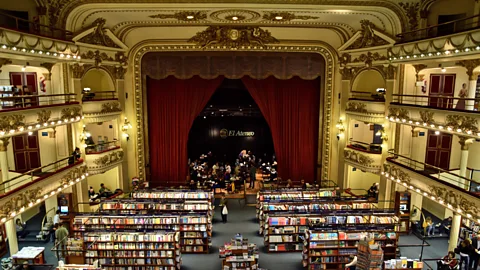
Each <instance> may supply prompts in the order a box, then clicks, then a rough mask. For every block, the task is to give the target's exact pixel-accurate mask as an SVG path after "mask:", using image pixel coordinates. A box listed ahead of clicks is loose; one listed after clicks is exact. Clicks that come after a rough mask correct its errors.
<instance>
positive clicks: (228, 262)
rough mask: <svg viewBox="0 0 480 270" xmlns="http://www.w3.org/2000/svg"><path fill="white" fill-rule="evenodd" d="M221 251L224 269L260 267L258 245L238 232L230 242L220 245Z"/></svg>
mask: <svg viewBox="0 0 480 270" xmlns="http://www.w3.org/2000/svg"><path fill="white" fill-rule="evenodd" d="M219 253H220V255H219V257H220V258H221V259H222V270H234V269H259V268H258V248H257V245H255V244H249V243H248V239H243V237H242V235H241V234H237V235H236V236H235V238H233V239H232V240H231V242H230V243H225V245H224V246H222V247H220V248H219Z"/></svg>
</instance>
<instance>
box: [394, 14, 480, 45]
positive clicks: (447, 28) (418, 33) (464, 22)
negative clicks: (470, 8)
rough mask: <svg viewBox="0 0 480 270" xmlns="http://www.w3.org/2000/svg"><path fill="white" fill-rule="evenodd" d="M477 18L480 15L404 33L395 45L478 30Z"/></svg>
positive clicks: (399, 35) (479, 24) (398, 37)
mask: <svg viewBox="0 0 480 270" xmlns="http://www.w3.org/2000/svg"><path fill="white" fill-rule="evenodd" d="M479 18H480V15H475V16H472V17H468V18H463V19H459V20H455V21H451V22H446V23H441V24H437V25H433V26H430V27H426V28H422V29H418V30H414V31H410V32H404V33H401V34H398V35H397V40H398V42H397V44H401V43H407V42H412V41H417V40H423V39H430V38H436V37H443V36H447V35H451V34H455V33H461V32H465V31H469V30H474V29H478V28H480V23H479Z"/></svg>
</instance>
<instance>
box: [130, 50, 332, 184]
mask: <svg viewBox="0 0 480 270" xmlns="http://www.w3.org/2000/svg"><path fill="white" fill-rule="evenodd" d="M206 50H208V51H217V52H229V51H231V50H229V49H224V48H222V47H220V46H212V47H209V48H207V49H206ZM169 51H175V52H182V51H189V52H192V51H193V52H202V51H204V49H202V47H201V46H197V45H172V44H169V45H165V44H161V43H156V42H155V41H146V42H145V43H143V44H139V45H137V46H136V47H134V48H132V49H131V51H130V52H131V53H130V54H129V58H130V63H133V87H132V88H133V91H134V97H135V100H134V113H135V122H136V128H137V132H136V133H135V134H136V138H135V141H136V149H135V150H136V153H135V154H136V157H137V160H138V164H139V166H138V167H136V169H137V174H136V175H137V176H138V177H139V178H140V180H141V181H143V180H146V179H145V165H146V163H145V161H146V149H147V148H146V143H145V140H144V136H143V135H142V134H146V133H148V125H146V124H145V123H146V122H145V119H144V113H143V112H144V108H145V105H144V95H145V94H146V75H143V74H142V70H141V66H142V65H141V63H142V59H143V56H144V55H145V54H147V53H149V52H169ZM236 51H245V52H299V53H301V52H307V53H319V54H320V55H322V57H323V58H324V60H325V77H324V80H323V82H322V88H323V89H319V90H320V91H321V90H323V95H321V100H320V102H321V103H320V104H324V105H323V106H322V107H323V114H320V116H319V128H320V129H321V130H319V134H323V135H322V136H319V145H322V149H321V151H318V157H317V164H318V163H321V166H322V168H321V170H322V171H321V174H320V175H319V177H320V179H322V180H327V179H329V176H330V164H329V162H330V161H329V157H330V156H331V147H332V146H331V142H332V139H331V123H332V121H333V120H332V118H333V106H334V105H333V104H334V102H333V98H334V95H333V89H334V88H333V82H334V74H335V72H334V66H335V65H334V63H335V62H336V61H337V60H336V59H338V56H337V53H336V51H335V50H334V49H333V48H331V47H330V46H328V45H327V44H317V45H308V46H296V45H288V46H287V45H284V46H270V45H267V46H262V47H257V46H253V47H251V48H245V49H240V48H239V49H237V50H236ZM146 128H147V129H146ZM320 138H321V139H320ZM320 140H321V141H320Z"/></svg>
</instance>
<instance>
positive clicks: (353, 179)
mask: <svg viewBox="0 0 480 270" xmlns="http://www.w3.org/2000/svg"><path fill="white" fill-rule="evenodd" d="M347 167H348V168H347V170H348V174H347V176H348V187H349V188H351V189H361V190H364V191H366V190H368V189H369V188H370V187H371V186H372V185H373V183H380V176H379V175H376V174H373V173H369V172H362V171H360V170H359V169H357V170H355V171H353V167H352V166H350V165H348V166H347ZM353 193H355V194H362V192H361V191H353Z"/></svg>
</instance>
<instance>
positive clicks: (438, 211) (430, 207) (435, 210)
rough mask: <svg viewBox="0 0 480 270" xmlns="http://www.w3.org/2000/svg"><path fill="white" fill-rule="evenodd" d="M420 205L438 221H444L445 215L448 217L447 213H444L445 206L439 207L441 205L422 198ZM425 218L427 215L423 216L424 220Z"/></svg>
mask: <svg viewBox="0 0 480 270" xmlns="http://www.w3.org/2000/svg"><path fill="white" fill-rule="evenodd" d="M422 205H423V209H425V210H427V211H428V212H430V213H432V214H433V215H435V216H436V217H437V218H439V219H444V218H445V217H446V215H449V213H447V212H446V211H445V206H444V205H441V204H439V203H437V202H435V201H432V200H430V199H429V198H427V197H424V198H423V203H422ZM424 214H425V213H424ZM427 217H428V215H425V218H427Z"/></svg>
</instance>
